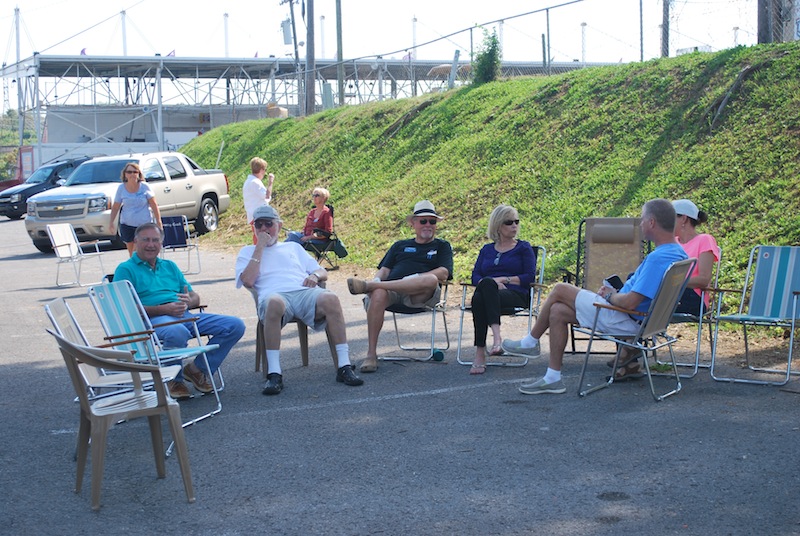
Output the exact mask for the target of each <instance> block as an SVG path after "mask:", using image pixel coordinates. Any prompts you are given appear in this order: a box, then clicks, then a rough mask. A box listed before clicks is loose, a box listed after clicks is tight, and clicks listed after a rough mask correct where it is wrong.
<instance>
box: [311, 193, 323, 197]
mask: <svg viewBox="0 0 800 536" xmlns="http://www.w3.org/2000/svg"><path fill="white" fill-rule="evenodd" d="M311 197H322V194H311Z"/></svg>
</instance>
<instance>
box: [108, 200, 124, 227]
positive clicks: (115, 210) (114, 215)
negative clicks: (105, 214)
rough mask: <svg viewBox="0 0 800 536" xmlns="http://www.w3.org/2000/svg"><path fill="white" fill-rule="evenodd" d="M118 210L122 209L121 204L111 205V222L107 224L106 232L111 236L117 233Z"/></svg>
mask: <svg viewBox="0 0 800 536" xmlns="http://www.w3.org/2000/svg"><path fill="white" fill-rule="evenodd" d="M120 208H122V203H114V204H113V205H111V220H110V221H109V222H108V231H109V232H110V233H111V234H114V233H116V232H117V216H118V215H119V209H120Z"/></svg>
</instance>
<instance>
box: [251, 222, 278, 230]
mask: <svg viewBox="0 0 800 536" xmlns="http://www.w3.org/2000/svg"><path fill="white" fill-rule="evenodd" d="M274 224H275V220H256V221H254V222H253V226H254V227H255V228H256V229H261V228H262V227H264V228H265V229H272V226H273V225H274Z"/></svg>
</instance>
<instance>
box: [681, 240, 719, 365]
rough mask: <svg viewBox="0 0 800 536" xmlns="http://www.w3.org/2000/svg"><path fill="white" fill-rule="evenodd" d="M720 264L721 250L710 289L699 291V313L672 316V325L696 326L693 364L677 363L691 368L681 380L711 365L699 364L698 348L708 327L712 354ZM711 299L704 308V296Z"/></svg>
mask: <svg viewBox="0 0 800 536" xmlns="http://www.w3.org/2000/svg"><path fill="white" fill-rule="evenodd" d="M721 263H722V248H719V251H718V252H717V262H715V263H714V268H713V273H712V274H711V287H707V288H704V289H700V290H701V293H700V311H698V313H697V314H690V313H678V312H676V313H675V314H674V315H672V320H671V323H672V324H697V346H696V347H695V352H694V362H689V363H682V362H678V363H677V365H678V366H679V367H691V368H692V371H691V372H690V373H688V374H682V375H681V378H694V377H695V375H697V371H698V370H699V369H701V368H710V367H711V363H710V362H706V363H700V348H701V346H702V342H703V324H707V325H708V343H709V346H710V349H711V353H712V354H713V353H714V337H713V334H712V330H711V326H712V324H713V323H714V318H713V313H714V311H715V310H716V305H715V304H716V301H717V299H718V298H719V293H718V292H717V286H718V284H719V269H720V265H721ZM709 295H710V297H711V301H710V304H709V306H708V307H706V304H705V299H706V296H709Z"/></svg>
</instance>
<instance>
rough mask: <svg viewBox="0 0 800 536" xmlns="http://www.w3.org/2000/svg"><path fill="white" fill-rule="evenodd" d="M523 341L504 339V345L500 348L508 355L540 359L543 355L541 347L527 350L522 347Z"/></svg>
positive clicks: (537, 346)
mask: <svg viewBox="0 0 800 536" xmlns="http://www.w3.org/2000/svg"><path fill="white" fill-rule="evenodd" d="M521 343H522V341H521V340H519V341H512V340H511V339H504V340H503V344H501V345H500V346H501V347H502V348H503V351H505V352H506V353H507V354H511V355H516V356H520V357H539V356H540V355H541V354H542V349H541V345H539V344H537V345H536V346H533V347H532V348H525V347H523V346H522V344H521Z"/></svg>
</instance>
